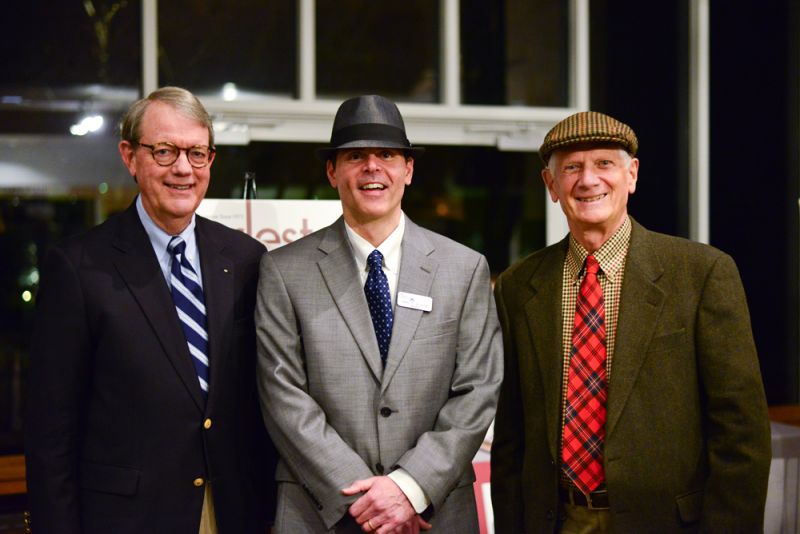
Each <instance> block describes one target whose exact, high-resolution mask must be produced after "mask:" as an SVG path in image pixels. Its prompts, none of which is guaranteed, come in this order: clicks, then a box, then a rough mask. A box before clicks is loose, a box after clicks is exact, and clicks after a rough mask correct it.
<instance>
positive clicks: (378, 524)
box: [342, 476, 430, 534]
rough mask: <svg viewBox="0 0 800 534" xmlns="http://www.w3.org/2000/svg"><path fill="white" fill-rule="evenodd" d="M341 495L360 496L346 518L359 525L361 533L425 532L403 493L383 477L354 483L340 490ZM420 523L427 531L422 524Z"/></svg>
mask: <svg viewBox="0 0 800 534" xmlns="http://www.w3.org/2000/svg"><path fill="white" fill-rule="evenodd" d="M342 493H343V494H344V495H355V494H356V493H364V495H362V496H361V497H359V498H358V500H357V501H356V502H354V503H353V504H352V505H351V506H350V515H351V516H353V518H354V519H355V520H356V522H357V523H358V524H359V525H361V528H362V530H364V532H377V533H378V534H384V533H388V532H394V531H396V530H397V531H399V532H405V531H409V532H412V531H416V529H415V528H414V527H416V528H420V527H422V528H423V529H425V527H424V526H423V525H421V524H420V522H419V521H418V520H417V512H416V511H414V507H413V506H411V503H410V502H409V501H408V498H407V497H406V495H405V493H403V491H402V490H401V489H400V487H399V486H398V485H397V484H395V483H394V481H393V480H392V479H391V478H389V477H387V476H379V477H371V478H366V479H364V480H356V481H355V482H353V483H352V484H351V485H350V486H349V487H347V488H344V489H343V490H342ZM422 523H423V524H424V525H425V526H428V528H430V527H429V525H428V524H427V523H425V522H424V521H423V522H422ZM404 527H405V528H404ZM408 527H410V529H409V528H408ZM425 530H427V529H425Z"/></svg>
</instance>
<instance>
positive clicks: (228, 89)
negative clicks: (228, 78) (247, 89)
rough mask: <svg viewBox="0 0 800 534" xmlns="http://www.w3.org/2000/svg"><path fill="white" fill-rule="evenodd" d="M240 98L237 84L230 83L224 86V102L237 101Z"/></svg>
mask: <svg viewBox="0 0 800 534" xmlns="http://www.w3.org/2000/svg"><path fill="white" fill-rule="evenodd" d="M238 96H239V90H238V89H237V88H236V84H235V83H233V82H228V83H226V84H224V85H223V86H222V100H224V101H226V102H230V101H231V100H236V98H237V97H238Z"/></svg>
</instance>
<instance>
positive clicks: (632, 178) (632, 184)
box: [628, 158, 639, 195]
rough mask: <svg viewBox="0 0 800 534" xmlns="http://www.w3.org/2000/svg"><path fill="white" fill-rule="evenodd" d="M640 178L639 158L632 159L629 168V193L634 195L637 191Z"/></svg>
mask: <svg viewBox="0 0 800 534" xmlns="http://www.w3.org/2000/svg"><path fill="white" fill-rule="evenodd" d="M638 179H639V160H638V159H637V158H632V159H631V165H630V168H628V194H629V195H632V194H633V192H634V191H636V180H638Z"/></svg>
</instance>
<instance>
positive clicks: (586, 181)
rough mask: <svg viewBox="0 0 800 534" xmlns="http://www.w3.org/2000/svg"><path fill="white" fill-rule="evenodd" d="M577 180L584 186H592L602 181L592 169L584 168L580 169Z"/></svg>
mask: <svg viewBox="0 0 800 534" xmlns="http://www.w3.org/2000/svg"><path fill="white" fill-rule="evenodd" d="M577 182H578V184H580V185H581V186H582V187H592V186H593V185H596V184H598V183H600V177H599V176H598V175H597V173H596V172H595V171H593V170H592V169H586V168H583V169H581V170H580V174H579V175H578V178H577Z"/></svg>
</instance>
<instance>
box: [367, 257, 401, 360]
mask: <svg viewBox="0 0 800 534" xmlns="http://www.w3.org/2000/svg"><path fill="white" fill-rule="evenodd" d="M367 265H369V274H368V275H367V283H366V284H364V294H365V295H366V297H367V304H368V305H369V314H370V315H371V316H372V326H373V328H375V337H376V338H377V339H378V349H379V350H380V353H381V362H382V363H383V365H386V357H387V356H388V354H389V342H391V340H392V322H393V321H394V314H393V313H392V297H391V295H390V294H389V280H388V279H387V278H386V274H385V273H384V272H383V268H382V265H383V254H381V253H380V251H378V250H373V251H372V252H371V253H370V255H369V256H367Z"/></svg>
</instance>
